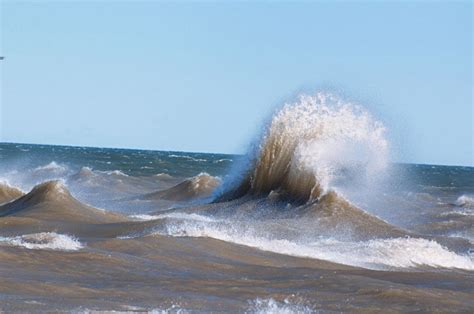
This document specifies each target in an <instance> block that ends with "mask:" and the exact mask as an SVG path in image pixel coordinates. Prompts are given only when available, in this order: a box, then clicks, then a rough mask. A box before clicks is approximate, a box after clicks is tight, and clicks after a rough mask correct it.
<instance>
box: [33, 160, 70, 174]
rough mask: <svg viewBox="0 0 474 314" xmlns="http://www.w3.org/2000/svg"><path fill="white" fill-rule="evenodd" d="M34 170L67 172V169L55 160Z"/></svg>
mask: <svg viewBox="0 0 474 314" xmlns="http://www.w3.org/2000/svg"><path fill="white" fill-rule="evenodd" d="M34 171H53V172H66V171H67V169H66V167H64V166H61V165H59V164H57V163H56V162H55V161H52V162H50V163H49V164H47V165H44V166H40V167H37V168H35V169H34Z"/></svg>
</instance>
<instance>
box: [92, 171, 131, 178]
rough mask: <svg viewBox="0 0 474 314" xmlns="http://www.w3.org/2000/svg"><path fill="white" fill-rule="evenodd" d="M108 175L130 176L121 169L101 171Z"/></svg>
mask: <svg viewBox="0 0 474 314" xmlns="http://www.w3.org/2000/svg"><path fill="white" fill-rule="evenodd" d="M99 172H102V173H105V174H108V175H115V176H121V177H128V174H125V173H123V172H122V171H120V170H112V171H99Z"/></svg>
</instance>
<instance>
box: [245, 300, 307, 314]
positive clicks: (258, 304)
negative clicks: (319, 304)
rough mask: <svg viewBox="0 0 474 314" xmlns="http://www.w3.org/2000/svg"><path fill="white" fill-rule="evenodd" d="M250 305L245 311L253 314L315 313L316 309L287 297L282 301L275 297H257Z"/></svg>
mask: <svg viewBox="0 0 474 314" xmlns="http://www.w3.org/2000/svg"><path fill="white" fill-rule="evenodd" d="M249 303H250V307H249V309H248V310H247V311H245V313H248V314H250V313H252V314H266V313H278V314H293V313H313V312H314V311H313V310H312V309H311V308H310V307H309V306H306V305H304V304H302V303H301V302H293V301H291V300H290V299H288V298H286V299H285V300H283V301H282V302H279V301H276V300H275V299H273V298H269V299H260V298H257V299H255V300H252V301H250V302H249Z"/></svg>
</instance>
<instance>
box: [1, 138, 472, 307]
mask: <svg viewBox="0 0 474 314" xmlns="http://www.w3.org/2000/svg"><path fill="white" fill-rule="evenodd" d="M0 149H1V150H0V156H1V172H0V180H1V182H2V185H1V187H0V188H1V190H2V193H0V196H1V199H0V203H3V204H4V205H2V206H1V207H0V226H1V227H0V277H1V280H0V309H1V310H4V311H13V310H15V311H43V310H44V311H51V310H61V311H72V312H87V311H90V310H118V311H153V310H155V311H157V312H160V311H164V312H178V311H184V312H185V311H191V312H193V311H206V312H207V311H214V312H220V311H223V310H224V309H225V311H237V312H250V313H266V312H280V313H292V312H317V311H322V312H326V311H328V312H331V311H335V312H340V311H351V312H368V311H373V312H375V311H377V312H380V311H384V312H386V311H443V312H450V311H454V312H460V311H464V312H472V310H473V309H474V302H473V295H474V287H473V284H472V283H473V282H474V271H473V270H474V259H473V251H474V242H473V235H474V234H473V222H474V217H473V215H472V202H470V200H472V198H471V197H472V195H474V183H473V178H474V169H473V168H469V167H444V166H425V165H404V164H403V165H402V164H398V165H393V167H392V168H393V169H395V170H393V171H396V172H397V173H398V176H397V177H395V179H397V178H400V177H402V176H403V178H410V179H409V180H407V181H405V182H409V184H400V182H394V181H395V179H394V180H392V182H390V184H389V183H387V182H385V186H386V187H390V188H391V190H390V189H388V188H385V189H384V190H383V191H381V192H380V193H378V194H377V195H376V196H377V197H371V198H370V199H368V198H366V197H365V198H364V197H361V198H360V199H356V198H354V200H352V199H351V198H350V197H349V196H351V195H353V194H351V193H350V191H347V192H345V193H346V194H344V196H345V197H344V198H342V197H341V196H340V195H337V194H331V193H329V194H327V195H326V196H324V197H322V198H320V199H319V200H318V201H317V202H310V203H301V202H293V201H292V200H291V198H288V197H281V196H279V195H277V194H278V193H270V195H259V194H252V193H250V194H247V195H245V196H243V197H238V198H234V199H229V200H226V201H224V200H221V201H212V200H213V199H215V198H213V197H214V196H215V194H213V193H216V192H215V191H216V190H219V187H218V186H219V185H220V184H221V183H222V182H224V181H225V180H226V178H227V176H228V174H229V173H232V172H233V170H232V168H233V167H234V166H235V164H236V163H238V162H242V160H243V157H242V156H229V155H217V154H194V153H175V152H154V151H132V150H116V149H95V148H74V147H58V146H44V145H42V146H36V145H23V144H6V143H2V144H0ZM176 156H180V157H176ZM184 156H186V157H184ZM51 180H59V181H53V182H51ZM44 182H49V183H44ZM41 183H42V184H41ZM339 193H340V194H342V193H343V191H342V190H341V192H339ZM22 195H23V196H22Z"/></svg>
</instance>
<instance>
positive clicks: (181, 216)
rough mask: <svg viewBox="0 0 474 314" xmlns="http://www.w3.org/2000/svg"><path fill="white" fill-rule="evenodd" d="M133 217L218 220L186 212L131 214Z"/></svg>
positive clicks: (145, 219)
mask: <svg viewBox="0 0 474 314" xmlns="http://www.w3.org/2000/svg"><path fill="white" fill-rule="evenodd" d="M130 217H131V218H135V219H138V220H143V221H148V220H158V219H165V218H168V219H180V220H192V221H202V222H216V221H217V220H215V219H213V218H210V217H207V216H202V215H198V214H194V213H191V214H186V213H178V212H176V213H169V214H162V215H131V216H130Z"/></svg>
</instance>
